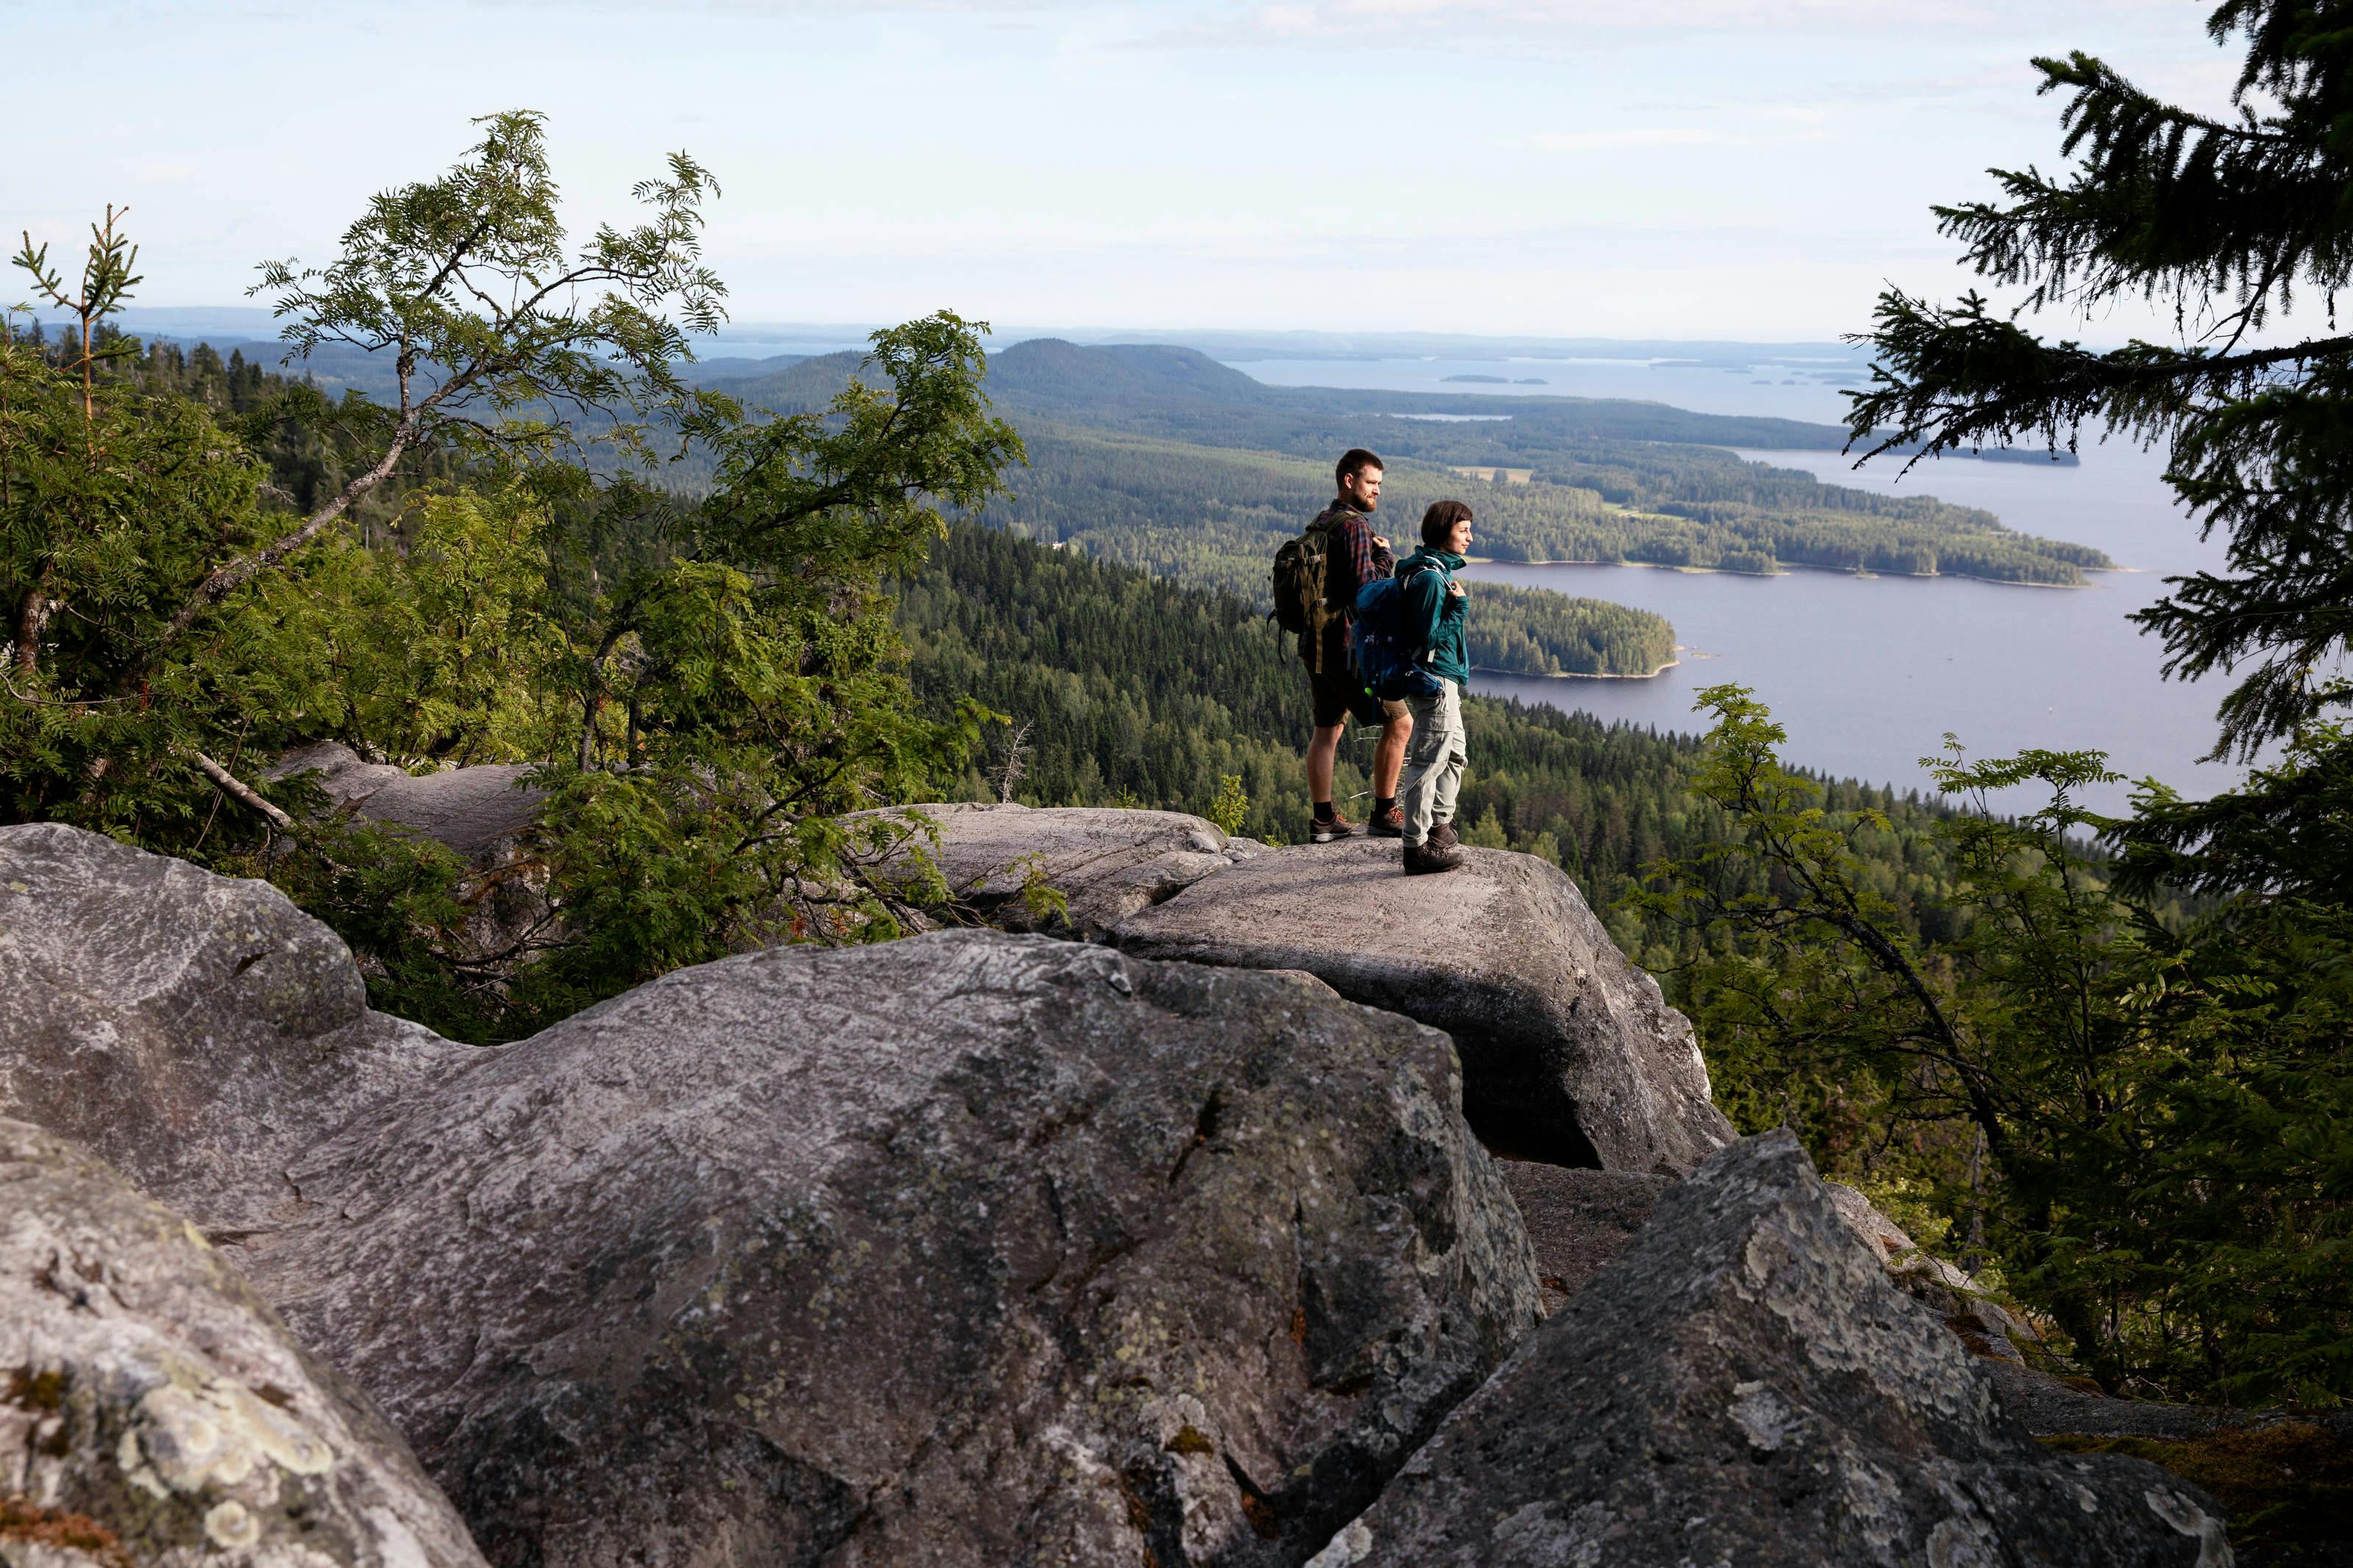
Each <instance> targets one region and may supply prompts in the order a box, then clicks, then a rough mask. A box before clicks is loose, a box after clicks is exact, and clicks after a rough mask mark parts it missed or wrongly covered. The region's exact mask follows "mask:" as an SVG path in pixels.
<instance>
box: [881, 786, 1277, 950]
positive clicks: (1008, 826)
mask: <svg viewBox="0 0 2353 1568" xmlns="http://www.w3.org/2000/svg"><path fill="white" fill-rule="evenodd" d="M896 809H897V810H898V811H901V812H905V811H913V812H917V813H920V814H922V815H923V816H924V817H926V818H927V819H929V820H930V821H931V823H932V824H933V825H934V827H935V828H936V829H937V834H938V837H937V842H936V844H935V845H934V847H932V848H931V855H932V858H933V859H934V862H935V863H936V864H937V866H938V868H939V870H940V873H941V875H942V876H943V877H944V878H945V879H946V881H947V884H948V890H949V892H950V893H951V894H953V895H954V896H955V898H956V899H957V900H959V901H960V902H963V903H965V904H968V905H972V906H974V907H976V908H978V909H979V910H982V911H983V912H984V913H985V914H986V915H987V918H988V919H989V921H990V922H991V923H992V924H994V925H997V927H999V928H1000V929H1003V930H1007V931H1039V930H1051V931H1054V932H1055V934H1063V933H1067V934H1070V935H1073V936H1077V937H1080V938H1082V939H1084V940H1087V941H1093V940H1096V939H1099V938H1100V937H1102V936H1103V933H1104V932H1105V931H1108V930H1110V929H1111V928H1112V927H1113V926H1114V925H1116V924H1117V923H1118V922H1119V921H1123V920H1125V919H1126V918H1127V917H1128V916H1130V915H1133V914H1135V913H1137V912H1138V911H1140V910H1147V909H1150V908H1151V907H1152V906H1153V905H1155V904H1157V903H1161V902H1164V901H1165V900H1168V899H1171V898H1174V897H1175V896H1176V894H1178V893H1180V892H1182V891H1184V890H1185V889H1187V888H1189V887H1191V886H1192V885H1193V884H1194V883H1196V882H1198V881H1199V880H1200V879H1202V878H1204V877H1207V876H1209V875H1210V874H1212V873H1214V872H1218V871H1222V870H1224V869H1226V868H1228V867H1229V866H1233V865H1237V864H1239V863H1240V862H1242V861H1244V860H1248V859H1250V858H1252V857H1254V856H1256V855H1258V854H1259V853H1261V849H1262V846H1260V845H1256V844H1253V843H1251V842H1250V840H1248V839H1241V838H1229V837H1226V835H1225V834H1223V833H1221V832H1219V830H1218V828H1217V826H1216V825H1215V824H1213V823H1210V822H1208V821H1207V820H1205V819H1203V818H1201V817H1198V816H1186V815H1185V814H1184V813H1182V812H1175V811H1127V810H1122V809H1118V808H1114V807H1101V808H1096V807H1082V806H1072V807H1057V808H1052V809H1042V810H1041V809H1033V808H1031V807H1029V806H1026V805H965V804H960V803H949V804H945V805H916V806H905V807H899V808H896ZM1033 882H1040V883H1043V884H1044V885H1046V886H1048V887H1050V888H1051V889H1054V891H1055V892H1056V893H1058V894H1060V896H1061V897H1062V899H1063V900H1064V901H1065V903H1066V905H1067V909H1066V911H1065V913H1064V914H1063V916H1062V917H1061V919H1060V920H1059V921H1050V920H1043V919H1040V918H1039V916H1038V915H1037V914H1035V913H1034V912H1033V911H1031V910H1030V909H1029V907H1028V905H1027V904H1026V903H1025V902H1024V900H1023V899H1022V893H1023V890H1024V889H1025V888H1027V887H1029V886H1030V885H1031V884H1032V883H1033Z"/></svg>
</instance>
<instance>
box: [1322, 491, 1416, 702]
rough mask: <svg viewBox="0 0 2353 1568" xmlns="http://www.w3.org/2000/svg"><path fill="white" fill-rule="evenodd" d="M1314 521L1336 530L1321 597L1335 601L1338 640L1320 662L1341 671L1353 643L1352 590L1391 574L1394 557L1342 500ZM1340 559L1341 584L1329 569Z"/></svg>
mask: <svg viewBox="0 0 2353 1568" xmlns="http://www.w3.org/2000/svg"><path fill="white" fill-rule="evenodd" d="M1315 521H1318V522H1326V521H1328V522H1330V523H1332V524H1334V525H1335V526H1336V527H1337V528H1338V529H1339V531H1340V540H1339V542H1340V548H1339V549H1337V550H1335V551H1334V552H1332V564H1331V566H1330V567H1326V568H1325V571H1326V573H1327V574H1328V575H1327V577H1326V579H1325V584H1324V592H1325V594H1326V595H1328V596H1329V597H1331V598H1333V599H1336V600H1337V601H1338V605H1339V609H1340V623H1339V626H1338V628H1337V629H1338V631H1339V637H1338V638H1337V639H1336V645H1337V646H1336V649H1335V650H1333V651H1332V656H1331V657H1327V658H1326V659H1325V661H1324V662H1325V665H1326V667H1327V668H1343V669H1345V668H1347V662H1348V654H1349V650H1350V648H1351V647H1353V646H1354V643H1355V626H1356V590H1357V589H1359V588H1361V587H1363V586H1364V585H1365V584H1367V583H1370V582H1372V581H1373V580H1374V579H1375V578H1377V577H1388V576H1392V575H1394V574H1396V572H1397V557H1396V556H1395V555H1393V554H1391V553H1390V552H1389V547H1388V545H1386V544H1381V543H1377V542H1375V540H1374V538H1373V524H1372V521H1371V520H1370V519H1369V518H1367V517H1366V515H1365V514H1364V513H1363V512H1361V511H1358V510H1356V508H1355V507H1353V506H1350V505H1349V504H1348V503H1347V502H1346V501H1344V500H1335V501H1334V502H1333V503H1332V504H1331V505H1330V506H1327V507H1325V508H1324V510H1323V513H1322V515H1321V516H1319V517H1317V518H1316V520H1315ZM1343 560H1345V561H1346V562H1347V563H1348V567H1347V571H1348V576H1347V580H1346V581H1345V582H1341V581H1339V580H1338V578H1339V574H1338V572H1336V571H1335V570H1333V568H1335V567H1337V566H1338V565H1339V563H1341V562H1342V561H1343Z"/></svg>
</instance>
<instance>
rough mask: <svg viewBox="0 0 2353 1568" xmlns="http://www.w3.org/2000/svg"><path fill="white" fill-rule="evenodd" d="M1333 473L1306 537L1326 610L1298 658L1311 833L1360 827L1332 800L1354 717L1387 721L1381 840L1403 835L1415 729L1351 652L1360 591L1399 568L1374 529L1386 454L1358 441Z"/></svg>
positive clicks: (1376, 778) (1381, 760) (1317, 839)
mask: <svg viewBox="0 0 2353 1568" xmlns="http://www.w3.org/2000/svg"><path fill="white" fill-rule="evenodd" d="M1334 477H1335V479H1337V481H1338V483H1339V494H1338V495H1337V496H1335V498H1334V499H1333V501H1332V504H1331V505H1329V506H1327V507H1325V508H1324V510H1323V511H1322V512H1320V513H1318V514H1317V516H1316V519H1315V521H1314V522H1311V523H1309V524H1308V525H1307V533H1306V534H1305V535H1304V536H1303V542H1305V541H1309V540H1314V539H1316V538H1317V536H1318V535H1320V536H1321V542H1322V544H1323V550H1322V556H1323V560H1324V584H1323V588H1324V592H1323V599H1322V608H1321V612H1320V613H1318V614H1315V615H1313V616H1310V617H1309V624H1308V626H1307V628H1306V629H1305V630H1303V631H1302V632H1301V633H1300V636H1299V657H1300V658H1301V660H1302V661H1303V662H1304V663H1305V664H1306V666H1307V689H1308V696H1309V700H1310V701H1311V703H1312V705H1313V708H1314V725H1315V732H1314V737H1313V739H1311V740H1310V741H1309V742H1308V745H1307V795H1308V798H1309V800H1311V801H1312V802H1314V807H1315V815H1314V821H1313V822H1312V823H1310V824H1309V827H1308V839H1309V842H1311V843H1315V844H1330V843H1333V842H1334V841H1335V840H1338V839H1343V838H1346V837H1349V836H1350V835H1351V834H1352V833H1354V832H1355V831H1356V824H1355V823H1353V822H1350V821H1349V820H1348V819H1347V818H1346V817H1345V816H1341V815H1340V813H1339V812H1338V810H1337V809H1335V807H1334V805H1333V804H1332V768H1333V763H1334V761H1335V758H1336V757H1337V755H1338V753H1339V750H1340V731H1342V730H1344V729H1345V728H1346V727H1347V723H1348V721H1349V720H1350V719H1351V718H1354V719H1355V720H1356V721H1357V722H1358V723H1360V724H1377V725H1379V726H1380V727H1381V739H1380V743H1379V745H1377V747H1375V748H1374V751H1373V810H1372V816H1371V820H1370V821H1369V823H1367V825H1366V831H1368V832H1369V833H1371V834H1372V836H1373V837H1377V838H1398V837H1403V836H1404V833H1405V817H1404V816H1403V814H1402V813H1400V812H1399V811H1398V802H1397V793H1398V770H1399V769H1401V768H1402V767H1403V766H1404V765H1405V747H1406V741H1407V738H1408V737H1409V736H1410V735H1411V734H1412V733H1413V716H1412V715H1411V714H1410V713H1409V712H1408V711H1407V710H1406V705H1405V704H1404V703H1403V702H1388V701H1382V700H1377V699H1376V698H1375V697H1374V696H1373V695H1372V694H1371V693H1370V692H1368V691H1366V689H1365V686H1364V682H1362V681H1361V680H1359V679H1356V668H1355V661H1354V659H1353V658H1352V657H1351V650H1350V622H1351V621H1352V619H1353V618H1354V616H1355V614H1356V590H1357V589H1359V588H1361V587H1363V586H1364V585H1365V584H1366V583H1369V582H1371V581H1372V580H1373V579H1374V578H1376V577H1386V576H1388V575H1389V574H1391V573H1393V572H1394V571H1396V570H1397V559H1396V557H1395V556H1393V555H1391V554H1390V552H1389V542H1388V540H1387V539H1384V538H1383V537H1381V536H1380V535H1379V534H1377V533H1375V532H1374V531H1373V524H1372V514H1373V513H1374V511H1375V510H1377V509H1378V508H1379V506H1380V500H1381V459H1380V458H1379V457H1378V456H1377V454H1375V453H1372V452H1367V451H1366V450H1365V449H1364V448H1363V447H1352V448H1351V449H1350V450H1349V451H1348V453H1347V454H1346V456H1345V457H1343V458H1341V459H1340V462H1339V465H1338V467H1337V468H1336V469H1335V476H1334Z"/></svg>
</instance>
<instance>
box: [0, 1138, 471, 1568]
mask: <svg viewBox="0 0 2353 1568" xmlns="http://www.w3.org/2000/svg"><path fill="white" fill-rule="evenodd" d="M481 1562H482V1559H481V1555H480V1553H479V1552H476V1551H475V1549H474V1544H473V1542H471V1541H470V1539H469V1538H468V1537H467V1534H466V1529H465V1526H464V1525H463V1524H462V1523H461V1522H460V1521H459V1518H458V1515H457V1513H456V1511H455V1510H453V1509H451V1508H450V1506H449V1504H448V1501H447V1500H444V1499H443V1497H442V1496H441V1494H440V1492H439V1491H438V1490H437V1489H435V1487H434V1486H433V1483H432V1482H430V1481H428V1480H427V1479H426V1478H425V1473H424V1471H423V1470H421V1469H420V1468H418V1467H417V1461H416V1459H415V1458H413V1457H412V1456H411V1455H410V1453H409V1451H408V1447H407V1445H406V1444H405V1443H403V1442H402V1441H401V1440H400V1438H399V1437H398V1436H396V1435H395V1434H394V1432H393V1431H392V1429H391V1428H390V1427H388V1426H385V1424H384V1422H383V1421H382V1420H381V1419H380V1418H379V1417H378V1416H377V1415H375V1412H374V1411H373V1410H371V1409H369V1408H368V1407H367V1405H366V1403H365V1402H364V1400H361V1399H359V1398H357V1397H356V1396H355V1395H353V1394H352V1392H351V1391H350V1389H349V1387H348V1385H346V1384H344V1383H343V1381H342V1380H341V1379H339V1378H337V1377H336V1376H335V1375H334V1374H333V1373H331V1372H329V1371H328V1370H327V1369H326V1368H325V1367H323V1366H322V1365H321V1364H320V1363H318V1362H317V1361H315V1360H314V1359H312V1357H311V1355H310V1353H309V1352H306V1351H305V1350H303V1349H302V1348H301V1346H300V1345H298V1344H297V1343H296V1342H294V1340H293V1338H292V1336H290V1334H288V1333H287V1332H286V1331H285V1328H284V1327H283V1325H281V1324H280V1322H279V1321H278V1319H277V1317H276V1316H275V1315H274V1314H273V1313H272V1312H271V1311H270V1310H269V1308H268V1307H266V1306H264V1305H263V1304H262V1302H261V1300H260V1299H259V1297H257V1296H256V1295H255V1294H254V1293H253V1290H252V1288H251V1287H250V1286H248V1284H247V1283H246V1282H245V1280H244V1279H240V1278H239V1277H238V1276H237V1272H236V1271H235V1270H234V1269H232V1268H229V1267H228V1266H227V1264H225V1263H224V1262H222V1261H221V1258H220V1255H219V1254H218V1253H217V1252H216V1251H214V1250H213V1249H212V1247H209V1246H207V1245H206V1242H205V1240H204V1238H203V1237H200V1236H198V1235H197V1234H196V1232H195V1228H194V1227H193V1226H190V1225H189V1224H188V1223H187V1221H185V1219H183V1218H181V1217H180V1216H179V1215H176V1214H174V1213H173V1212H172V1211H171V1210H169V1209H167V1208H165V1207H164V1206H163V1205H160V1204H155V1203H151V1202H149V1201H148V1200H147V1199H145V1198H142V1197H141V1196H140V1195H139V1194H136V1193H134V1192H132V1190H131V1188H130V1187H129V1185H128V1184H125V1183H124V1182H123V1181H122V1180H121V1177H119V1176H118V1175H116V1174H115V1173H114V1172H113V1171H112V1170H111V1169H110V1168H109V1167H108V1166H107V1165H106V1164H105V1163H102V1162H101V1161H100V1160H98V1159H97V1158H95V1157H94V1156H92V1155H91V1154H90V1152H88V1151H87V1150H85V1149H82V1148H80V1147H79V1146H78V1145H76V1144H74V1143H72V1142H69V1141H67V1140H65V1139H62V1138H58V1137H57V1136H55V1135H54V1134H52V1133H49V1132H46V1131H42V1130H41V1129H39V1128H37V1127H34V1126H32V1125H31V1124H29V1123H27V1122H23V1121H12V1120H6V1119H0V1563H8V1564H10V1568H129V1565H130V1564H132V1563H139V1564H142V1565H146V1564H152V1565H153V1568H198V1565H200V1564H204V1565H212V1564H221V1565H229V1564H235V1565H238V1568H327V1565H330V1564H334V1565H342V1568H480V1564H481Z"/></svg>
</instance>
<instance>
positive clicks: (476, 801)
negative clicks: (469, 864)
mask: <svg viewBox="0 0 2353 1568" xmlns="http://www.w3.org/2000/svg"><path fill="white" fill-rule="evenodd" d="M531 771H532V770H531V768H530V767H529V766H528V765H527V764H523V763H482V764H480V765H477V766H473V767H464V768H448V769H445V770H444V771H442V772H440V773H423V774H415V773H407V772H406V771H404V770H402V769H400V768H396V767H394V766H393V765H392V764H391V763H371V762H369V761H367V760H366V759H365V758H364V757H362V756H361V755H360V754H359V753H358V752H354V751H353V750H352V749H351V748H350V747H349V746H346V745H343V743H341V742H336V741H321V742H316V743H315V744H312V745H308V746H304V747H302V748H301V749H300V750H298V751H292V752H287V753H286V754H285V755H284V756H282V757H280V758H279V759H278V765H277V766H276V767H274V768H272V769H270V770H269V776H270V777H271V778H273V779H282V778H287V777H290V776H291V775H293V774H295V773H311V774H313V775H314V778H315V782H316V783H317V784H319V786H320V787H321V788H322V789H323V790H325V791H326V793H327V798H328V800H329V801H331V802H332V804H333V805H334V806H335V808H336V809H337V810H339V811H343V812H349V813H353V814H356V815H358V816H364V817H366V818H367V819H368V820H370V821H372V822H384V823H391V824H393V825H395V826H400V827H405V828H407V829H408V830H409V831H410V832H412V833H417V834H420V835H422V836H423V837H427V838H431V839H436V840H438V841H439V842H440V843H442V844H445V845H447V846H448V847H450V848H451V849H454V850H456V851H457V852H458V854H459V855H460V856H462V857H464V858H468V859H473V860H483V859H490V858H496V857H498V855H499V854H500V853H501V851H502V850H503V849H506V848H507V847H511V846H512V845H513V844H515V843H516V841H518V840H520V839H521V838H522V837H523V836H524V835H526V834H528V833H529V832H530V831H531V830H532V828H533V826H536V825H537V824H538V821H539V810H540V805H541V803H542V802H543V800H544V799H545V798H546V794H545V792H544V791H543V790H538V789H534V788H533V787H532V786H530V785H529V784H525V783H524V782H523V781H524V780H525V779H526V778H527V777H529V776H530V773H531Z"/></svg>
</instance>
